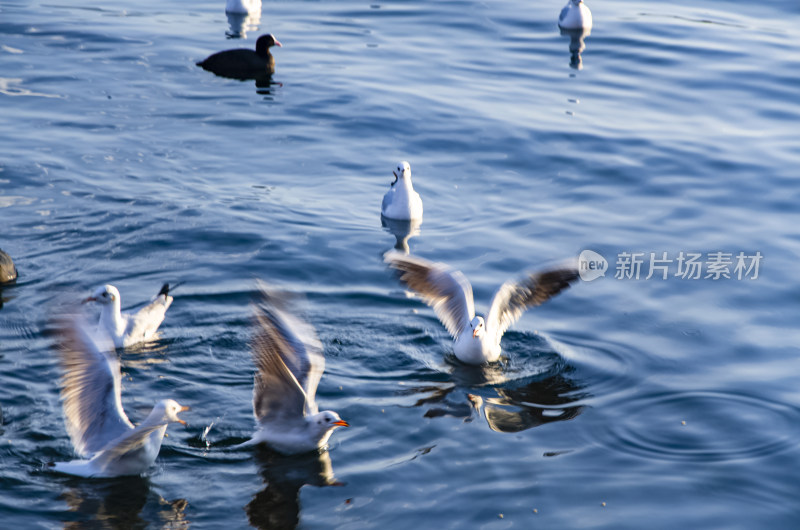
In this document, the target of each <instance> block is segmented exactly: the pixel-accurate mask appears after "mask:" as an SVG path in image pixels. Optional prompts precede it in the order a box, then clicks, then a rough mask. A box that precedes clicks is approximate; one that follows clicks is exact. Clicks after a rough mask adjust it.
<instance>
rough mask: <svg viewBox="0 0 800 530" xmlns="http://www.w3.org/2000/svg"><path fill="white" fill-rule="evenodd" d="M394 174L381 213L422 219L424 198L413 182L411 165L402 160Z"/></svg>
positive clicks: (399, 217)
mask: <svg viewBox="0 0 800 530" xmlns="http://www.w3.org/2000/svg"><path fill="white" fill-rule="evenodd" d="M392 174H393V175H394V182H392V187H391V188H389V191H387V192H386V195H384V196H383V204H382V205H381V215H383V216H384V217H388V218H389V219H398V220H401V221H411V220H414V219H422V199H420V197H419V193H417V192H416V191H414V186H413V185H412V184H411V166H410V165H409V164H408V162H405V161H403V162H400V163H399V164H397V169H396V170H395V171H392Z"/></svg>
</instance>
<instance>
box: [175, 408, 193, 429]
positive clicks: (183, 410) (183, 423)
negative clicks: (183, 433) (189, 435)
mask: <svg viewBox="0 0 800 530" xmlns="http://www.w3.org/2000/svg"><path fill="white" fill-rule="evenodd" d="M187 410H192V409H191V408H189V407H181V408H180V410H178V412H186V411H187ZM178 423H180V424H181V425H186V422H185V421H183V420H182V419H180V418H178Z"/></svg>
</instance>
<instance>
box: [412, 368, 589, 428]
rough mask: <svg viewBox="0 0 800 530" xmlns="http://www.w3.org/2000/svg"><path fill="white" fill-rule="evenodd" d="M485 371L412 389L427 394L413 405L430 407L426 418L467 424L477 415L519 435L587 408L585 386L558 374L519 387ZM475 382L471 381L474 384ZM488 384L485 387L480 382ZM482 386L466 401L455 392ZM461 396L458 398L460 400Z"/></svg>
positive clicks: (563, 419) (514, 382) (494, 426)
mask: <svg viewBox="0 0 800 530" xmlns="http://www.w3.org/2000/svg"><path fill="white" fill-rule="evenodd" d="M485 368H489V367H471V366H464V367H462V368H461V369H462V370H463V371H464V372H467V371H471V372H473V373H472V375H471V377H469V378H468V379H467V381H468V382H469V383H470V384H468V385H463V384H459V383H447V384H445V385H429V386H425V387H417V388H414V389H411V390H410V391H409V393H427V394H428V395H427V396H425V397H423V398H420V399H419V400H417V402H416V403H415V404H414V405H413V406H415V407H429V408H428V410H426V411H425V417H426V418H436V417H441V416H451V417H456V418H463V420H464V421H465V422H468V421H472V419H473V417H474V416H475V415H476V413H477V416H478V417H483V418H484V419H485V420H486V423H487V424H488V425H489V428H491V429H492V430H493V431H497V432H507V433H515V432H520V431H524V430H527V429H531V428H533V427H538V426H540V425H544V424H545V423H550V422H554V421H566V420H571V419H573V418H575V417H577V416H578V415H580V413H581V412H583V408H584V406H583V405H577V404H576V403H577V402H578V401H579V400H581V399H583V398H585V397H586V396H585V395H584V393H583V392H581V388H582V387H581V385H579V384H578V383H577V382H576V381H575V380H573V379H571V378H570V377H568V376H566V375H564V374H563V373H557V374H554V375H550V376H547V377H545V378H543V379H541V378H540V379H536V380H533V381H530V380H528V382H527V383H523V384H517V383H518V382H517V381H512V382H505V383H501V384H502V385H503V386H495V385H496V384H497V383H498V382H499V379H500V377H499V375H498V374H497V373H495V372H494V371H492V372H491V373H489V374H488V375H489V378H488V379H485V378H484V377H482V376H486V375H487V374H486V373H485ZM465 375H466V374H459V376H458V378H459V379H464V378H465ZM470 379H471V381H470ZM482 379H483V380H484V381H485V383H486V384H485V385H483V386H481V385H480V381H481V380H482ZM465 386H466V387H467V388H470V387H475V386H478V387H479V388H480V391H479V392H475V393H467V394H466V399H465V400H463V401H462V399H463V398H462V396H463V394H461V395H459V393H457V392H456V393H454V391H455V390H457V389H459V388H464V387H465ZM456 396H457V397H456Z"/></svg>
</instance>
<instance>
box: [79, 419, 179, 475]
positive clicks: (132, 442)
mask: <svg viewBox="0 0 800 530" xmlns="http://www.w3.org/2000/svg"><path fill="white" fill-rule="evenodd" d="M163 426H164V424H163V423H158V424H155V425H139V426H138V427H136V428H134V429H130V430H128V432H126V433H124V434H123V435H122V436H120V437H119V438H117V439H116V440H112V441H111V442H110V443H109V444H108V445H107V446H106V447H104V448H103V450H102V451H101V452H100V453H98V454H97V456H95V458H94V460H95V463H96V464H97V465H99V466H102V467H106V466H108V464H110V463H111V462H113V461H114V460H117V459H119V458H120V457H123V456H125V455H126V454H128V453H130V452H131V451H135V450H137V449H141V448H142V447H144V446H145V444H146V443H147V441H148V440H149V439H150V435H151V434H153V432H155V431H157V430H158V429H160V428H162V427H163Z"/></svg>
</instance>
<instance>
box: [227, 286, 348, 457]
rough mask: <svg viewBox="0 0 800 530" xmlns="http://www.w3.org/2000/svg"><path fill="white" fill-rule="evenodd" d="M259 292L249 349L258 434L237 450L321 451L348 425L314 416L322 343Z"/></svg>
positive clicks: (272, 297)
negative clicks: (265, 446) (257, 446)
mask: <svg viewBox="0 0 800 530" xmlns="http://www.w3.org/2000/svg"><path fill="white" fill-rule="evenodd" d="M259 287H260V291H261V301H260V303H259V304H258V306H257V307H256V315H255V320H256V330H255V336H254V337H253V346H252V348H253V349H252V355H253V362H254V363H255V365H256V374H255V381H254V384H253V414H254V416H255V418H256V422H257V424H258V429H257V430H256V432H255V433H254V434H253V437H252V438H251V439H250V440H248V441H247V442H245V443H243V444H240V445H239V446H238V447H244V446H249V445H255V444H258V443H261V442H265V443H267V444H268V445H269V446H271V447H272V448H273V449H275V450H276V451H279V452H281V453H285V454H293V453H303V452H308V451H315V450H318V449H320V448H324V447H325V446H326V444H327V442H328V438H330V436H331V433H332V432H333V429H335V428H336V427H349V425H348V423H347V422H346V421H344V420H342V419H341V418H340V417H339V415H338V414H337V413H335V412H333V411H329V410H326V411H323V412H319V409H318V408H317V404H316V402H315V401H314V396H315V394H316V392H317V385H318V384H319V380H320V378H321V377H322V372H323V371H324V369H325V357H324V356H323V351H322V343H320V341H319V339H318V338H317V335H316V333H315V332H314V328H313V327H312V326H311V325H310V324H308V323H307V322H304V321H303V320H301V319H299V318H297V317H296V316H294V315H292V314H290V313H289V312H288V311H287V308H286V301H285V299H284V298H282V297H281V296H280V295H278V294H275V293H273V292H270V291H269V290H268V289H267V287H266V286H265V285H264V284H260V285H259Z"/></svg>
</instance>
